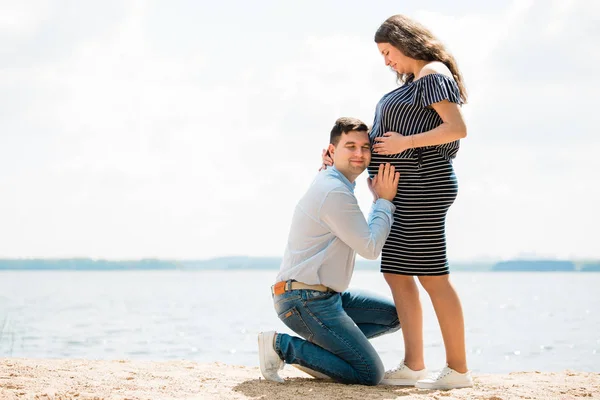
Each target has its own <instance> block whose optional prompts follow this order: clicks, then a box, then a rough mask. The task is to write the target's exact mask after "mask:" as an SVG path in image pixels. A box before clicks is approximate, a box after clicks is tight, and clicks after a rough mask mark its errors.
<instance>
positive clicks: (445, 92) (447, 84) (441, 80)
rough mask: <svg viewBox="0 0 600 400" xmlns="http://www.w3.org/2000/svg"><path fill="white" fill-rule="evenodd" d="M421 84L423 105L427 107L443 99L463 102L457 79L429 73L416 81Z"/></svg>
mask: <svg viewBox="0 0 600 400" xmlns="http://www.w3.org/2000/svg"><path fill="white" fill-rule="evenodd" d="M415 84H417V85H419V88H420V94H421V95H420V96H419V101H420V104H421V106H423V107H427V106H429V105H431V104H434V103H438V102H440V101H442V100H448V101H450V102H452V103H456V104H462V103H463V102H462V99H461V98H460V90H459V89H458V85H457V84H456V81H455V80H454V79H452V78H450V77H449V76H446V75H443V74H429V75H425V76H424V77H422V78H420V79H418V80H417V81H415Z"/></svg>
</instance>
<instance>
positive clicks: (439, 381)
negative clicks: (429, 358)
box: [415, 366, 473, 390]
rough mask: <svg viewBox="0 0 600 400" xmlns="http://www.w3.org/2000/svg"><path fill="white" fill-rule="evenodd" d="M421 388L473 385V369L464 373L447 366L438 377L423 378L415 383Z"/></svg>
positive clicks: (444, 388) (446, 388)
mask: <svg viewBox="0 0 600 400" xmlns="http://www.w3.org/2000/svg"><path fill="white" fill-rule="evenodd" d="M415 386H416V387H418V388H419V389H432V390H435V389H440V390H449V389H460V388H467V387H472V386H473V378H472V377H471V371H467V372H465V373H464V374H461V373H460V372H456V371H455V370H453V369H452V368H450V367H448V366H446V367H444V369H443V370H442V372H440V374H439V375H438V376H437V377H436V378H433V379H431V378H429V379H422V380H420V381H418V382H417V383H416V385H415Z"/></svg>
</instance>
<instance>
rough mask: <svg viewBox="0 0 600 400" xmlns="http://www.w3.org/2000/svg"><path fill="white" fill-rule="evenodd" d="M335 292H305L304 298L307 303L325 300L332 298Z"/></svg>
mask: <svg viewBox="0 0 600 400" xmlns="http://www.w3.org/2000/svg"><path fill="white" fill-rule="evenodd" d="M334 294H335V293H334V292H321V291H320V290H304V291H303V293H302V295H303V296H302V298H303V300H304V301H306V302H310V301H315V300H325V299H328V298H330V297H332V296H333V295H334Z"/></svg>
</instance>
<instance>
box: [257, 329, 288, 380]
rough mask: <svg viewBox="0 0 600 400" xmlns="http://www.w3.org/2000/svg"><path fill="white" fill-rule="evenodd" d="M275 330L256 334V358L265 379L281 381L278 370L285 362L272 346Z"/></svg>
mask: <svg viewBox="0 0 600 400" xmlns="http://www.w3.org/2000/svg"><path fill="white" fill-rule="evenodd" d="M276 334H277V332H275V331H269V332H261V333H259V334H258V358H259V359H260V372H262V374H263V376H264V377H265V379H267V380H269V381H273V382H279V383H283V379H282V378H281V377H280V376H279V374H278V372H279V370H282V369H283V367H284V365H285V363H284V362H283V360H282V359H281V358H279V354H277V352H276V351H275V348H274V346H273V344H274V341H273V338H274V337H275V335H276Z"/></svg>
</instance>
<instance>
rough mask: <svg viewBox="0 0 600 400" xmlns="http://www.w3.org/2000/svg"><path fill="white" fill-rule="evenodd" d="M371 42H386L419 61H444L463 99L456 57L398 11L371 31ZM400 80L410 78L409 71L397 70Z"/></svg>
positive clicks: (425, 30) (426, 31)
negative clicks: (372, 38)
mask: <svg viewBox="0 0 600 400" xmlns="http://www.w3.org/2000/svg"><path fill="white" fill-rule="evenodd" d="M375 43H389V44H391V45H392V46H394V47H395V48H397V49H398V50H400V51H401V52H402V53H403V54H404V55H405V56H407V57H410V58H413V59H415V60H422V61H440V62H442V63H444V64H445V65H446V66H447V67H448V69H449V70H450V72H451V73H452V76H454V80H455V81H456V83H457V84H458V89H459V91H460V97H461V99H462V101H463V102H464V103H466V102H467V90H466V89H465V85H464V82H463V77H462V75H461V73H460V71H459V70H458V66H457V65H456V60H455V59H454V57H453V56H452V55H451V54H450V53H449V52H448V51H447V50H446V48H445V47H444V45H443V44H442V43H441V42H440V41H439V40H438V39H437V38H436V37H435V36H434V35H433V33H431V31H430V30H429V29H427V28H425V27H424V26H423V25H421V24H419V23H418V22H416V21H414V20H412V19H410V18H408V17H407V16H404V15H401V14H398V15H394V16H392V17H390V18H388V19H386V20H385V22H384V23H383V24H381V26H380V27H379V29H377V32H375ZM397 75H398V80H399V81H400V82H402V83H405V82H407V81H411V80H413V79H414V78H415V77H414V75H413V74H397Z"/></svg>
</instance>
